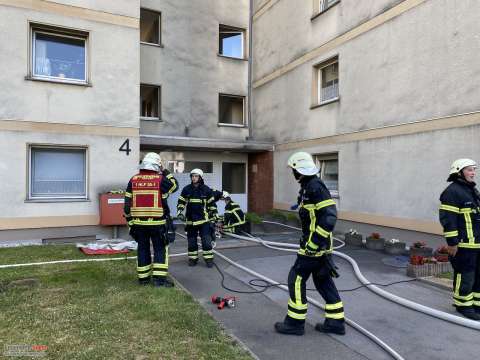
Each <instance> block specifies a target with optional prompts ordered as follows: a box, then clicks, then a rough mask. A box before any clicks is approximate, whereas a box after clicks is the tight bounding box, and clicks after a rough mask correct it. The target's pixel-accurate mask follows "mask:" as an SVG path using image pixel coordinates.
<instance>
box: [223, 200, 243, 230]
mask: <svg viewBox="0 0 480 360" xmlns="http://www.w3.org/2000/svg"><path fill="white" fill-rule="evenodd" d="M243 224H245V214H244V213H243V211H242V209H241V208H240V205H238V204H237V203H236V202H235V201H233V200H230V201H229V202H228V204H227V205H225V213H224V215H223V230H224V231H227V232H235V230H236V229H237V228H238V227H239V226H242V225H243Z"/></svg>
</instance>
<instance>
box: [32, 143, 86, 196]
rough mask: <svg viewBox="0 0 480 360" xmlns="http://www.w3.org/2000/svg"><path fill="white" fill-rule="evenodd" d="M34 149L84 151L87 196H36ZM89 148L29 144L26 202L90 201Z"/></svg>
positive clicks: (83, 146) (84, 146)
mask: <svg viewBox="0 0 480 360" xmlns="http://www.w3.org/2000/svg"><path fill="white" fill-rule="evenodd" d="M34 149H51V150H82V151H84V154H85V158H84V159H85V160H84V169H85V195H68V196H34V195H33V193H32V187H33V168H32V158H33V150H34ZM88 165H89V147H88V146H86V145H56V144H27V196H26V200H25V201H26V202H77V201H90V198H89V192H90V186H89V182H90V176H89V166H88Z"/></svg>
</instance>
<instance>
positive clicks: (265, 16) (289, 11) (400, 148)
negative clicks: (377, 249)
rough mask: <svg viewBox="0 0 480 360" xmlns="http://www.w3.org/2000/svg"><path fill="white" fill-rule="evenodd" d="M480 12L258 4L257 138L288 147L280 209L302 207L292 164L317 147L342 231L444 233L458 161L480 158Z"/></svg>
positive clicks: (458, 7)
mask: <svg viewBox="0 0 480 360" xmlns="http://www.w3.org/2000/svg"><path fill="white" fill-rule="evenodd" d="M479 12H480V3H479V2H477V1H461V2H459V1H447V0H405V1H399V0H378V1H354V0H308V1H301V2H292V1H282V0H263V1H255V7H254V17H253V45H254V51H253V59H254V67H253V99H254V102H253V110H252V114H253V115H252V116H253V117H254V122H253V124H254V129H253V131H254V133H255V134H258V135H260V136H264V138H260V139H259V140H262V139H264V140H270V141H274V142H275V144H276V146H275V153H274V169H275V170H274V178H275V188H274V206H275V207H276V208H280V209H288V208H289V207H290V205H291V204H293V203H295V201H296V195H297V194H296V187H297V185H296V184H295V182H294V179H293V178H292V176H290V173H289V171H288V170H287V169H286V168H285V166H284V164H285V163H286V160H287V158H288V156H289V155H290V154H292V153H293V152H295V151H309V152H311V153H313V154H314V156H315V157H316V159H317V161H318V164H319V166H321V168H322V170H321V176H322V178H323V179H324V181H325V182H326V184H327V186H328V187H329V189H330V190H331V192H332V194H333V195H334V197H335V198H336V201H337V202H338V206H339V210H340V212H339V217H340V219H342V221H340V226H339V228H340V229H342V228H343V229H344V230H345V229H348V228H357V229H359V230H363V229H364V228H365V229H366V227H364V225H365V224H368V225H370V227H369V229H375V228H376V229H380V230H385V231H387V230H388V229H392V228H393V229H397V230H398V229H403V230H408V231H412V232H422V233H423V235H422V234H418V233H416V234H417V235H415V233H414V234H413V236H414V237H415V236H417V239H419V237H418V236H420V239H421V237H422V236H427V235H429V234H430V235H432V236H433V237H435V236H437V235H440V234H441V228H440V226H439V224H438V220H437V219H438V205H439V200H438V198H439V195H440V193H441V191H442V190H443V188H444V187H445V186H446V185H447V183H446V178H447V175H448V171H449V168H450V164H451V162H452V161H453V160H454V159H456V158H462V157H468V158H473V159H476V160H479V159H480V156H479V155H480V144H479V142H478V140H477V139H478V137H479V135H480V131H479V130H480V128H479V124H480V112H479V111H480V97H479V96H478V92H477V91H476V90H475V89H476V84H477V83H478V81H479V80H480V65H479V64H480V63H479V61H478V60H479V56H478V54H479V53H480V52H479V50H480V42H479V41H478V34H479V33H480V23H479V22H478V19H477V16H476V14H478V13H479ZM396 234H397V235H398V234H404V233H402V232H401V231H400V232H399V231H396ZM405 235H406V233H405ZM410 236H412V234H410ZM438 238H440V237H439V236H438Z"/></svg>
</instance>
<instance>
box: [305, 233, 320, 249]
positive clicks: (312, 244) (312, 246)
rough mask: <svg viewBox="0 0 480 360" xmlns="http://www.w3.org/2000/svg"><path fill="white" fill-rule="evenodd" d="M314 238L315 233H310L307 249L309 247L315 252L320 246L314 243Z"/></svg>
mask: <svg viewBox="0 0 480 360" xmlns="http://www.w3.org/2000/svg"><path fill="white" fill-rule="evenodd" d="M312 238H313V233H310V235H308V241H307V243H306V245H305V247H308V248H310V249H312V250H313V251H315V250H317V249H318V245H317V244H315V243H314V242H313V241H312Z"/></svg>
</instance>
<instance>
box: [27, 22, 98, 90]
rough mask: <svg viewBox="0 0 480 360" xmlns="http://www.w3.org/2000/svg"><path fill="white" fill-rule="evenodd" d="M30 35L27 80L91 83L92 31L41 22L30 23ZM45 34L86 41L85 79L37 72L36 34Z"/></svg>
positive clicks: (77, 83) (75, 83) (78, 83)
mask: <svg viewBox="0 0 480 360" xmlns="http://www.w3.org/2000/svg"><path fill="white" fill-rule="evenodd" d="M29 29H30V35H29V39H30V40H29V46H28V47H29V69H28V76H27V77H26V79H27V80H37V81H46V82H55V83H62V84H71V85H84V86H85V85H87V86H88V85H90V33H89V32H88V31H85V30H78V29H73V28H66V27H59V26H53V25H47V24H40V23H33V22H31V23H29ZM37 33H40V34H45V35H51V36H57V37H62V38H70V39H76V40H83V41H84V44H85V45H84V51H85V56H84V62H85V71H84V77H85V79H83V80H78V79H72V78H61V77H57V76H49V75H38V74H35V53H36V34H37Z"/></svg>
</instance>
